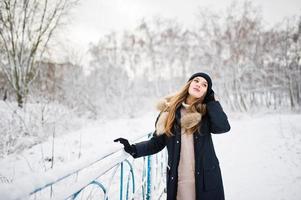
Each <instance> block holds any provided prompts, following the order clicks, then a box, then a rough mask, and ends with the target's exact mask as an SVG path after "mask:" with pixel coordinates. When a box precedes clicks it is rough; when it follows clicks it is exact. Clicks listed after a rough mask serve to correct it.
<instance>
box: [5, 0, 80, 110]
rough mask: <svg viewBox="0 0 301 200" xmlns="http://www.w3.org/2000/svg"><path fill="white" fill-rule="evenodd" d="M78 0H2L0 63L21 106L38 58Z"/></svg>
mask: <svg viewBox="0 0 301 200" xmlns="http://www.w3.org/2000/svg"><path fill="white" fill-rule="evenodd" d="M77 1H78V0H51V1H48V0H1V2H0V44H1V48H0V49H1V54H0V56H1V57H0V66H1V68H2V69H3V71H4V74H5V76H6V78H7V80H8V82H9V83H10V85H11V86H12V88H13V90H14V93H15V94H16V99H17V102H18V105H19V107H22V105H23V102H24V99H25V98H26V95H27V94H28V91H29V86H30V84H31V82H32V81H33V80H34V79H35V77H36V74H37V72H38V69H39V64H38V62H36V61H38V60H41V58H42V56H43V53H44V52H45V49H46V47H47V45H48V43H49V41H50V39H51V38H52V37H53V34H54V31H55V30H56V29H57V27H58V26H59V25H60V24H61V22H62V19H63V17H64V16H65V15H66V14H67V12H68V11H70V9H71V8H72V7H73V6H74V5H75V4H76V3H77Z"/></svg>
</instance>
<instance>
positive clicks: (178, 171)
mask: <svg viewBox="0 0 301 200" xmlns="http://www.w3.org/2000/svg"><path fill="white" fill-rule="evenodd" d="M158 108H159V110H160V111H161V112H160V114H159V116H158V118H157V120H156V131H155V132H154V134H153V136H152V138H151V139H150V140H148V141H144V142H140V143H136V144H132V145H130V144H129V142H128V140H126V139H124V138H118V139H116V140H114V141H115V142H118V141H119V142H120V143H122V144H123V145H124V149H125V151H126V152H128V153H129V154H131V155H132V156H133V157H134V158H138V157H141V156H147V155H152V154H155V153H157V152H159V151H161V150H162V149H163V148H164V147H165V146H167V151H168V165H167V172H166V173H167V180H166V184H167V200H175V199H177V200H223V199H225V198H224V189H223V182H222V175H221V170H220V167H219V161H218V158H217V157H216V154H215V151H214V146H213V142H212V138H211V133H225V132H227V131H229V130H230V125H229V122H228V119H227V115H226V114H225V113H224V111H223V109H222V107H221V105H220V103H219V101H216V100H215V98H214V91H213V90H212V81H211V78H210V77H209V75H208V74H205V73H202V72H199V73H196V74H193V75H192V76H191V77H190V78H189V80H188V82H187V83H186V84H185V86H184V87H183V88H182V89H181V90H180V91H179V92H178V93H177V94H175V95H173V96H170V97H166V98H165V100H164V102H161V103H160V104H159V106H158Z"/></svg>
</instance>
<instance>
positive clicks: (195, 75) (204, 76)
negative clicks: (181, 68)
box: [188, 72, 212, 92]
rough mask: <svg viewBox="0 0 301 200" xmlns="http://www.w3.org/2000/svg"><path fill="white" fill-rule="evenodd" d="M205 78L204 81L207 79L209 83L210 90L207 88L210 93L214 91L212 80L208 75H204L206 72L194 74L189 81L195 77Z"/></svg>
mask: <svg viewBox="0 0 301 200" xmlns="http://www.w3.org/2000/svg"><path fill="white" fill-rule="evenodd" d="M198 76H200V77H203V78H204V79H206V81H207V83H208V88H207V91H208V92H210V90H212V81H211V78H210V76H209V75H208V74H206V73H204V72H198V73H195V74H193V75H192V76H191V77H190V78H189V80H188V81H190V80H192V79H194V78H195V77H198Z"/></svg>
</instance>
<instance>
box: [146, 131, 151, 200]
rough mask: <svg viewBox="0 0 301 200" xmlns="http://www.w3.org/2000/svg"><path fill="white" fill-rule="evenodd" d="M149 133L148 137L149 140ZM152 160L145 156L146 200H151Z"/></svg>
mask: <svg viewBox="0 0 301 200" xmlns="http://www.w3.org/2000/svg"><path fill="white" fill-rule="evenodd" d="M151 136H152V135H151V133H150V134H149V135H148V137H149V138H150V137H151ZM151 172H152V159H151V156H147V186H146V190H147V191H146V200H151V191H152V173H151Z"/></svg>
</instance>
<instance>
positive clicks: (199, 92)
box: [188, 76, 208, 98]
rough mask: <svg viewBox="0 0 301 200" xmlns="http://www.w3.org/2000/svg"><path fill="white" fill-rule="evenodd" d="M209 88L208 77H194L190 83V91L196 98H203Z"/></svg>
mask: <svg viewBox="0 0 301 200" xmlns="http://www.w3.org/2000/svg"><path fill="white" fill-rule="evenodd" d="M207 88H208V83H207V81H206V79H204V78H203V77H201V76H197V77H195V78H194V79H192V81H191V83H190V85H189V89H188V93H189V95H190V96H192V97H194V98H201V97H203V96H205V95H206V91H207Z"/></svg>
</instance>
